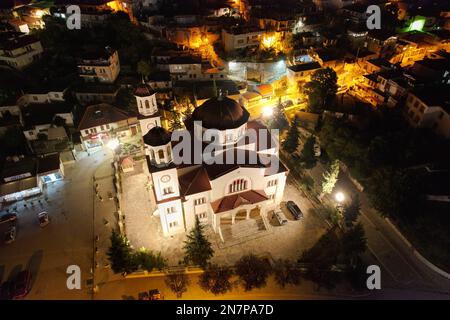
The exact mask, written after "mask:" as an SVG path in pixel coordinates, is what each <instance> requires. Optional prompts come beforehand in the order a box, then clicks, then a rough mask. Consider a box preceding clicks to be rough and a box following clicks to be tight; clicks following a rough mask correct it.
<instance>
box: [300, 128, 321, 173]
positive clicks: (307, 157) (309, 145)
mask: <svg viewBox="0 0 450 320" xmlns="http://www.w3.org/2000/svg"><path fill="white" fill-rule="evenodd" d="M315 143H316V138H314V136H312V135H311V136H309V137H308V138H307V139H306V141H305V144H304V145H303V149H302V152H301V153H300V161H302V162H303V163H304V167H305V168H306V169H311V168H314V166H315V165H316V162H317V159H316V156H315V155H314V145H315Z"/></svg>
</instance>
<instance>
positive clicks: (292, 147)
mask: <svg viewBox="0 0 450 320" xmlns="http://www.w3.org/2000/svg"><path fill="white" fill-rule="evenodd" d="M299 123H300V118H299V117H297V116H295V117H294V121H292V124H291V127H290V128H289V131H288V133H287V137H286V140H284V142H283V148H284V150H286V151H287V152H288V153H293V152H295V151H296V150H297V147H298V139H299V138H300V133H299V131H298V127H299Z"/></svg>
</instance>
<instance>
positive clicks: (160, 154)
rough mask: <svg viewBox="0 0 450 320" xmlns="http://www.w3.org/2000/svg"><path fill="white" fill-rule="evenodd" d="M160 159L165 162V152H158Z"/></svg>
mask: <svg viewBox="0 0 450 320" xmlns="http://www.w3.org/2000/svg"><path fill="white" fill-rule="evenodd" d="M158 157H159V160H164V151H163V150H159V151H158Z"/></svg>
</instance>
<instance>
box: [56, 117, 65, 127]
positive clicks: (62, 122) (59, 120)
mask: <svg viewBox="0 0 450 320" xmlns="http://www.w3.org/2000/svg"><path fill="white" fill-rule="evenodd" d="M53 124H54V125H55V126H57V127H64V126H65V125H66V119H64V118H63V117H60V116H56V117H55V118H54V119H53Z"/></svg>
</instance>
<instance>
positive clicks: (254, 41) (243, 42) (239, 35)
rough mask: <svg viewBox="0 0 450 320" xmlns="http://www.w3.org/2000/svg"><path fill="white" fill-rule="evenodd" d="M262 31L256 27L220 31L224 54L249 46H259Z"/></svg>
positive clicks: (238, 27)
mask: <svg viewBox="0 0 450 320" xmlns="http://www.w3.org/2000/svg"><path fill="white" fill-rule="evenodd" d="M263 35H264V31H263V30H261V29H259V28H258V27H256V26H234V27H230V28H226V29H222V45H223V48H224V50H225V52H230V51H233V50H237V49H242V48H247V47H251V46H259V45H260V43H261V41H262V37H263Z"/></svg>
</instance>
